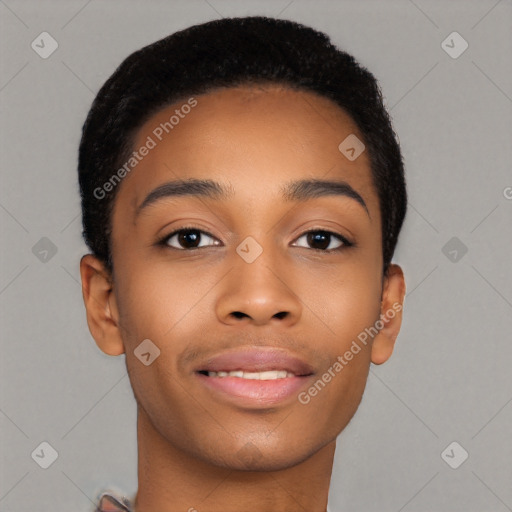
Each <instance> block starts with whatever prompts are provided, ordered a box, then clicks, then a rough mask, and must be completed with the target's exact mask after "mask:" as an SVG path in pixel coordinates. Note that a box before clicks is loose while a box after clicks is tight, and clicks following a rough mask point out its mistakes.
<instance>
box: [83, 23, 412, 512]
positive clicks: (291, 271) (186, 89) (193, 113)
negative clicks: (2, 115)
mask: <svg viewBox="0 0 512 512" xmlns="http://www.w3.org/2000/svg"><path fill="white" fill-rule="evenodd" d="M79 181H80V187H81V195H82V209H83V210H82V211H83V227H84V231H83V235H84V239H85V241H86V243H87V244H88V246H89V248H90V249H91V251H92V254H87V255H85V256H84V257H83V258H82V260H81V263H80V272H81V277H82V286H83V296H84V301H85V306H86V309H87V321H88V325H89V328H90V331H91V333H92V335H93V337H94V339H95V340H96V343H97V344H98V346H99V348H100V349H101V350H102V351H103V352H105V353H106V354H110V355H120V354H123V353H124V354H126V366H127V371H128V373H129V377H130V382H131V385H132V388H133V392H134V396H135V399H136V402H137V413H138V416H137V417H138V422H137V434H138V490H137V493H136V496H135V497H134V499H132V500H125V501H124V503H122V502H121V501H118V502H117V505H114V504H113V503H114V502H115V501H116V500H114V499H113V498H112V499H111V500H108V499H107V497H106V496H105V497H104V498H103V499H102V504H101V505H100V509H101V508H103V509H104V510H136V511H137V512H176V511H187V510H188V511H190V512H192V511H198V512H219V511H222V512H238V511H239V510H241V509H246V508H248V507H249V508H250V510H251V511H252V512H267V511H269V510H272V511H273V512H284V511H292V510H293V511H307V512H325V511H326V510H327V497H328V492H329V483H330V477H331V471H332V464H333V457H334V451H335V443H336V437H337V436H338V435H339V434H340V432H341V431H342V430H343V429H344V427H345V426H346V425H347V424H348V422H349V421H350V419H351V418H352V416H353V415H354V413H355V412H356V410H357V407H358V405H359V403H360V400H361V397H362V395H363V391H364V388H365V384H366V379H367V375H368V371H369V366H370V364H371V363H374V364H381V363H383V362H385V361H386V360H387V359H388V358H389V356H390V355H391V353H392V350H393V346H394V342H395V339H396V337H397V335H398V332H399V329H400V324H401V316H402V315H401V310H402V303H403V299H404V294H405V283H404V277H403V273H402V270H401V269H400V267H399V266H398V265H396V264H393V263H391V258H392V256H393V252H394V249H395V246H396V243H397V239H398V235H399V232H400V229H401V226H402V222H403V219H404V216H405V212H406V203H407V198H406V188H405V180H404V169H403V162H402V156H401V153H400V149H399V145H398V142H397V140H396V138H395V135H394V132H393V129H392V127H391V123H390V120H389V117H388V115H387V113H386V111H385V109H384V107H383V103H382V97H381V93H380V90H379V87H378V85H377V82H376V80H375V78H374V77H373V75H372V74H371V73H369V72H368V71H367V70H366V69H364V68H363V67H361V66H360V65H359V64H358V63H357V62H356V61H355V60H354V59H353V57H351V56H349V55H347V54H346V53H344V52H342V51H340V50H338V49H337V48H335V47H334V46H333V45H332V44H331V43H330V41H329V39H328V38H327V36H325V35H324V34H322V33H319V32H316V31H314V30H313V29H311V28H308V27H305V26H302V25H299V24H296V23H292V22H290V21H285V20H275V19H269V18H264V17H248V18H232V19H222V20H218V21H213V22H210V23H205V24H202V25H197V26H194V27H191V28H189V29H187V30H184V31H181V32H178V33H175V34H173V35H171V36H169V37H167V38H165V39H163V40H161V41H158V42H156V43H154V44H152V45H150V46H147V47H146V48H143V49H141V50H140V51H137V52H135V53H134V54H132V55H131V56H129V57H128V58H127V59H126V60H125V61H124V62H123V63H122V64H121V65H120V67H119V68H118V69H117V70H116V71H115V73H114V74H113V75H112V76H111V77H110V78H109V80H108V81H107V82H106V83H105V85H104V86H103V87H102V89H101V90H100V92H99V93H98V96H97V97H96V99H95V101H94V103H93V105H92V108H91V111H90V112H89V115H88V118H87V120H86V123H85V125H84V129H83V136H82V141H81V144H80V152H79ZM107 501H110V502H111V504H110V505H107ZM108 507H110V508H108Z"/></svg>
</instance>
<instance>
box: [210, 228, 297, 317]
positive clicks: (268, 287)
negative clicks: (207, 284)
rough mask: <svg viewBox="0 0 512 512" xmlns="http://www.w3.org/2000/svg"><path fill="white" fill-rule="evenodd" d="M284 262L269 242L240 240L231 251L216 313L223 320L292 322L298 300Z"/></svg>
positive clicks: (250, 239)
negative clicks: (229, 268)
mask: <svg viewBox="0 0 512 512" xmlns="http://www.w3.org/2000/svg"><path fill="white" fill-rule="evenodd" d="M285 264H286V262H285V261H284V260H283V261H281V259H280V256H279V251H278V249H276V248H272V247H270V246H269V244H265V247H263V246H262V245H260V244H259V243H258V242H257V241H256V240H255V239H254V238H252V237H247V238H246V239H244V240H243V241H242V242H241V243H240V244H239V245H238V247H237V248H236V251H233V253H232V254H231V261H230V267H231V269H232V270H231V272H229V274H228V276H227V277H226V280H224V285H223V288H222V291H221V293H220V295H219V297H218V300H217V304H216V310H217V316H218V318H219V320H220V321H222V322H223V323H239V322H240V321H245V322H251V323H254V324H260V325H261V324H265V323H268V322H271V321H276V320H274V319H278V320H281V321H283V322H286V323H287V325H291V324H293V323H295V322H296V321H297V320H298V318H299V317H300V314H301V302H300V301H299V300H298V297H297V296H296V294H295V293H294V292H293V290H292V289H291V287H290V285H289V284H288V282H287V279H286V275H285V272H284V271H283V269H284V268H285Z"/></svg>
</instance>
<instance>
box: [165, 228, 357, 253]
mask: <svg viewBox="0 0 512 512" xmlns="http://www.w3.org/2000/svg"><path fill="white" fill-rule="evenodd" d="M188 231H195V232H198V233H201V234H202V235H207V236H209V237H211V238H213V239H216V237H215V236H213V235H212V234H211V233H208V231H204V230H202V229H199V228H197V227H194V226H184V227H182V228H179V229H176V230H175V231H173V232H172V233H169V234H168V235H165V236H164V237H162V238H161V239H160V240H158V241H157V244H156V245H158V246H162V247H164V248H167V249H175V250H176V251H194V250H198V249H204V248H205V247H192V248H188V249H187V248H181V249H178V248H176V247H172V246H170V245H169V244H168V242H169V240H170V239H171V238H172V237H173V236H174V235H177V234H179V233H182V232H188ZM309 233H324V234H327V235H331V236H333V237H335V238H337V239H338V240H339V241H340V242H342V245H340V246H339V247H336V248H334V249H317V248H309V249H311V250H312V251H318V252H324V253H331V252H337V251H342V250H344V249H347V248H348V247H354V246H355V243H354V242H351V241H350V240H348V239H347V238H345V237H344V236H343V235H340V234H339V233H335V232H333V231H329V230H328V229H319V228H317V229H311V230H308V231H304V233H301V234H300V235H299V236H298V237H297V238H296V239H295V240H298V239H299V238H302V237H303V236H304V235H307V234H309ZM207 247H218V245H209V246H207Z"/></svg>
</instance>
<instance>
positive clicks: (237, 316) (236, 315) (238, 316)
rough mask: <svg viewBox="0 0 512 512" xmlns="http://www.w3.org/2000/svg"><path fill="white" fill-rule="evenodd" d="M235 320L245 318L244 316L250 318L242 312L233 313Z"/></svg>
mask: <svg viewBox="0 0 512 512" xmlns="http://www.w3.org/2000/svg"><path fill="white" fill-rule="evenodd" d="M231 314H232V315H233V316H234V317H235V318H243V317H244V316H248V315H246V314H245V313H242V312H241V311H233V312H232V313H231Z"/></svg>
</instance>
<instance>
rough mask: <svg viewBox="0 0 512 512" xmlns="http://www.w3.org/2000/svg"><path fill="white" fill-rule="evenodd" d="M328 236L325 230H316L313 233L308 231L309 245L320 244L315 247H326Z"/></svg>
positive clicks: (327, 245)
mask: <svg viewBox="0 0 512 512" xmlns="http://www.w3.org/2000/svg"><path fill="white" fill-rule="evenodd" d="M329 237H330V234H329V233H326V232H325V231H317V232H315V233H308V243H309V244H311V245H314V244H315V243H316V244H318V243H319V244H320V247H316V248H317V249H326V248H327V247H329V242H330V240H329Z"/></svg>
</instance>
